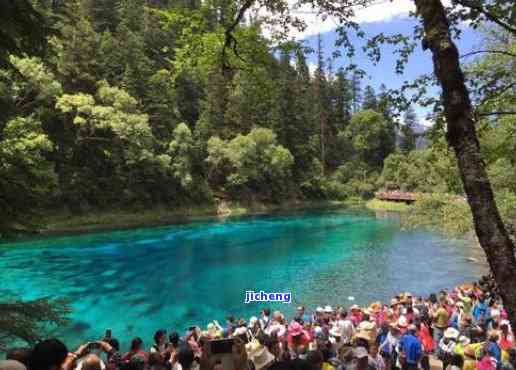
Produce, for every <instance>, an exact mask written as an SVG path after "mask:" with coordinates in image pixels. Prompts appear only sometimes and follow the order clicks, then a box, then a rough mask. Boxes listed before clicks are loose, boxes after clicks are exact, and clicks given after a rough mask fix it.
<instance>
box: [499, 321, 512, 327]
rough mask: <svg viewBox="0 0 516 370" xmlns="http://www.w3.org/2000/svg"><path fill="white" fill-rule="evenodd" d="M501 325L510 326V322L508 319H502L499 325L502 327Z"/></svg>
mask: <svg viewBox="0 0 516 370" xmlns="http://www.w3.org/2000/svg"><path fill="white" fill-rule="evenodd" d="M502 326H509V327H510V326H511V322H510V321H509V320H502V321H501V322H500V327H502Z"/></svg>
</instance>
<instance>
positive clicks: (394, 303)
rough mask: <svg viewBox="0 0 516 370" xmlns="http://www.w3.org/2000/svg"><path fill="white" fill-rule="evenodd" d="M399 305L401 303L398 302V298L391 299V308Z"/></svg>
mask: <svg viewBox="0 0 516 370" xmlns="http://www.w3.org/2000/svg"><path fill="white" fill-rule="evenodd" d="M399 303H400V302H398V300H397V299H396V298H392V299H391V307H392V306H396V305H398V304H399Z"/></svg>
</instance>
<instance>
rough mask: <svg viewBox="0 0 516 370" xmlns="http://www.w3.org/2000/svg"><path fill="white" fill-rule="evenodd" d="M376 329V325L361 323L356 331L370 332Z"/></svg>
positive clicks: (366, 322) (368, 322) (367, 322)
mask: <svg viewBox="0 0 516 370" xmlns="http://www.w3.org/2000/svg"><path fill="white" fill-rule="evenodd" d="M375 328H376V324H375V323H374V322H371V321H362V322H361V323H359V324H358V326H357V331H362V330H364V331H372V330H374V329H375Z"/></svg>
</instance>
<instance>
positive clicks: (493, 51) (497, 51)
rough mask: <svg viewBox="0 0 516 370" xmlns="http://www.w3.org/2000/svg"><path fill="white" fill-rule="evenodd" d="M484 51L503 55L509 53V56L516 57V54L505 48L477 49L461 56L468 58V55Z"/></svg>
mask: <svg viewBox="0 0 516 370" xmlns="http://www.w3.org/2000/svg"><path fill="white" fill-rule="evenodd" d="M482 53H490V54H502V55H507V56H509V57H513V58H516V54H513V53H510V52H508V51H504V50H477V51H472V52H471V53H467V54H464V55H461V56H460V57H461V58H466V57H470V56H472V55H476V54H482Z"/></svg>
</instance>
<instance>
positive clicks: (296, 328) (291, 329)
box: [288, 321, 303, 337]
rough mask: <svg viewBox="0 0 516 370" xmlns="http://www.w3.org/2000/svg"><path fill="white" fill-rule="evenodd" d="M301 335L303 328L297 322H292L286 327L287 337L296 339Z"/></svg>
mask: <svg viewBox="0 0 516 370" xmlns="http://www.w3.org/2000/svg"><path fill="white" fill-rule="evenodd" d="M301 334H303V327H302V326H301V324H300V323H298V322H297V321H292V322H291V323H290V325H289V326H288V335H290V336H293V337H297V336H298V335H301Z"/></svg>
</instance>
